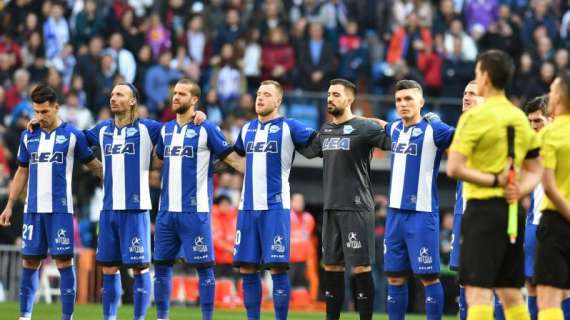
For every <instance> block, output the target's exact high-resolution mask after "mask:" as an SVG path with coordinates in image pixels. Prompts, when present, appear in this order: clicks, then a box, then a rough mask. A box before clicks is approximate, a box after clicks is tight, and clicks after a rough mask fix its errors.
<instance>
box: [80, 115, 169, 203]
mask: <svg viewBox="0 0 570 320" xmlns="http://www.w3.org/2000/svg"><path fill="white" fill-rule="evenodd" d="M161 127H162V125H161V124H160V123H159V122H157V121H154V120H150V119H137V120H135V121H134V122H133V123H132V124H129V125H127V126H125V127H122V128H118V127H116V126H115V123H114V121H113V120H105V121H102V122H100V123H98V124H97V125H96V126H95V127H93V128H91V129H89V130H87V131H86V136H87V140H88V141H89V143H90V144H92V145H98V146H99V147H100V148H101V154H102V157H103V180H104V181H103V190H104V193H105V195H104V196H103V210H150V209H151V207H152V204H151V200H150V189H149V184H148V178H149V166H150V159H151V155H152V149H153V147H154V145H155V144H156V142H157V141H158V137H159V135H160V128H161Z"/></svg>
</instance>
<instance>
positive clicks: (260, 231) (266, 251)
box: [234, 209, 291, 268]
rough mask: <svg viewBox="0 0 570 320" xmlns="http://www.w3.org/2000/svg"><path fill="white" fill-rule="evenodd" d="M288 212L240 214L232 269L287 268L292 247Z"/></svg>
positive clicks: (265, 211)
mask: <svg viewBox="0 0 570 320" xmlns="http://www.w3.org/2000/svg"><path fill="white" fill-rule="evenodd" d="M290 214H291V212H290V210H288V209H278V210H261V211H255V210H243V211H240V212H239V214H238V220H237V227H236V238H235V239H236V240H235V245H234V265H235V266H236V267H239V266H251V265H254V266H260V265H263V267H265V268H269V267H281V266H284V267H288V266H289V248H290V244H291V216H290Z"/></svg>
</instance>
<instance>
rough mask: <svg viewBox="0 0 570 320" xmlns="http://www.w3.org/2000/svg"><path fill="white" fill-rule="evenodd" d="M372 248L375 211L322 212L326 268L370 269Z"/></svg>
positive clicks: (373, 249) (373, 257) (373, 252)
mask: <svg viewBox="0 0 570 320" xmlns="http://www.w3.org/2000/svg"><path fill="white" fill-rule="evenodd" d="M374 244H375V242H374V211H341V210H325V213H324V219H323V263H324V264H325V265H347V266H369V265H371V264H372V261H374V259H375V248H374Z"/></svg>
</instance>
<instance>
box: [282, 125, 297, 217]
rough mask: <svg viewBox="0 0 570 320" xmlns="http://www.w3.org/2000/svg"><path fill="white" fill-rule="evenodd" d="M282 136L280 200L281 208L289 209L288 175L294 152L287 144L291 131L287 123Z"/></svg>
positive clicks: (291, 145) (290, 145)
mask: <svg viewBox="0 0 570 320" xmlns="http://www.w3.org/2000/svg"><path fill="white" fill-rule="evenodd" d="M282 132H283V136H282V138H281V144H282V145H281V190H282V192H281V200H282V201H283V208H290V207H291V195H290V192H291V191H290V189H289V173H290V172H291V159H293V153H294V152H295V145H294V144H292V143H287V141H292V139H291V129H290V128H289V125H288V124H287V122H283V130H282Z"/></svg>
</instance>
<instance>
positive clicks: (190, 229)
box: [153, 211, 214, 268]
mask: <svg viewBox="0 0 570 320" xmlns="http://www.w3.org/2000/svg"><path fill="white" fill-rule="evenodd" d="M180 249H182V255H181V256H182V257H183V258H184V260H185V261H186V263H188V264H189V265H191V266H193V267H196V268H204V267H210V266H213V265H214V243H213V240H212V222H211V216H210V214H209V213H198V212H168V211H167V212H160V213H159V214H158V215H157V217H156V223H155V231H154V257H153V260H154V263H155V264H167V265H172V264H173V263H174V261H175V260H176V258H177V257H179V256H180V255H179V251H180Z"/></svg>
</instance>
